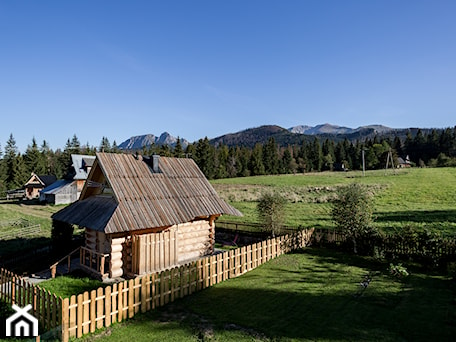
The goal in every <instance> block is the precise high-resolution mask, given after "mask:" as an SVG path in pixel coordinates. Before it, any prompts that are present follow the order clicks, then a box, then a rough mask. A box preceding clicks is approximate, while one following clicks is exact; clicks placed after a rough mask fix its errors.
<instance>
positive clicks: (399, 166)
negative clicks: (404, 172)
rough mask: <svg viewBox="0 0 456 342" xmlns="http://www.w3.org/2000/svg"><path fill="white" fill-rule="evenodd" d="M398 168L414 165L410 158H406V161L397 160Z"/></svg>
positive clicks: (399, 158)
mask: <svg viewBox="0 0 456 342" xmlns="http://www.w3.org/2000/svg"><path fill="white" fill-rule="evenodd" d="M397 167H398V168H405V167H412V163H410V158H409V156H407V157H405V160H404V159H402V158H401V157H398V158H397Z"/></svg>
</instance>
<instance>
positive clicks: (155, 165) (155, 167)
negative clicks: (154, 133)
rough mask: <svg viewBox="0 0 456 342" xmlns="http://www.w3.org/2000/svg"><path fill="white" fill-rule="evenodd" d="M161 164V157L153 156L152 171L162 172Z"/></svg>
mask: <svg viewBox="0 0 456 342" xmlns="http://www.w3.org/2000/svg"><path fill="white" fill-rule="evenodd" d="M159 162H160V156H159V155H158V154H154V155H153V156H152V170H154V172H160V167H159Z"/></svg>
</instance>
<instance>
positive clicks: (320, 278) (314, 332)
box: [78, 248, 456, 342]
mask: <svg viewBox="0 0 456 342" xmlns="http://www.w3.org/2000/svg"><path fill="white" fill-rule="evenodd" d="M407 269H408V271H409V273H410V275H409V276H406V277H403V278H396V277H393V276H392V275H391V274H390V273H389V272H388V263H386V262H384V261H383V262H382V261H378V260H375V259H372V258H367V257H357V256H352V255H347V254H343V253H341V252H337V251H333V250H327V249H323V248H321V249H320V248H306V249H304V250H302V251H297V252H295V253H291V254H286V255H282V256H280V257H278V258H276V259H274V260H271V261H269V262H267V263H266V264H264V265H262V266H260V267H258V268H257V269H255V270H252V271H250V272H249V273H246V274H244V275H242V276H241V277H239V278H235V279H230V280H227V281H225V282H223V283H220V284H217V285H215V286H213V287H211V288H209V289H206V290H203V291H201V292H198V293H195V294H193V295H191V296H189V297H186V298H183V299H179V300H177V301H176V302H174V303H170V304H168V305H166V306H165V307H162V308H160V309H156V310H153V311H150V312H148V313H145V314H142V315H138V316H135V318H134V319H132V320H129V321H125V322H122V323H118V324H115V325H113V326H111V327H109V328H107V329H103V330H101V331H100V332H98V333H95V334H94V335H88V336H86V337H83V338H81V339H78V341H79V340H80V341H86V342H88V341H98V342H105V341H123V340H128V339H130V340H135V341H265V342H266V341H267V342H272V341H450V340H452V338H453V337H454V336H455V334H456V306H455V305H454V300H455V299H454V298H455V297H454V296H455V284H454V280H451V278H449V277H447V276H445V275H441V274H434V273H431V272H429V271H428V270H426V269H423V268H420V267H418V266H416V265H415V266H414V265H410V266H409V265H407ZM366 275H368V276H369V277H370V279H371V281H370V283H369V285H368V286H367V287H366V288H365V289H364V288H363V287H362V286H360V283H361V282H362V281H363V279H365V277H366Z"/></svg>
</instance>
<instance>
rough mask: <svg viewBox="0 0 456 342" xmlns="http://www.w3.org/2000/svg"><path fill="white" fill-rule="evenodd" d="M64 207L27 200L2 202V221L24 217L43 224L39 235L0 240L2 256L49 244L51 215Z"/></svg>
mask: <svg viewBox="0 0 456 342" xmlns="http://www.w3.org/2000/svg"><path fill="white" fill-rule="evenodd" d="M62 208H63V206H49V205H31V204H26V202H24V203H19V202H0V222H4V221H11V220H16V219H19V218H24V219H26V220H28V221H30V223H31V224H33V225H35V224H39V225H40V226H41V227H40V229H41V231H40V233H39V234H37V235H33V236H28V237H27V238H24V239H12V240H6V241H0V256H1V255H5V254H10V253H14V252H18V251H24V250H25V249H36V248H39V247H40V246H45V245H48V244H49V239H50V237H51V228H52V221H51V215H52V214H53V213H55V212H56V211H58V210H60V209H62Z"/></svg>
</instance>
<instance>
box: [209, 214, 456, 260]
mask: <svg viewBox="0 0 456 342" xmlns="http://www.w3.org/2000/svg"><path fill="white" fill-rule="evenodd" d="M219 228H221V229H222V230H223V231H224V232H225V231H232V232H234V233H237V234H247V235H252V236H263V237H264V236H265V234H264V233H262V232H261V231H260V225H258V224H250V223H248V224H247V223H239V222H217V226H216V230H217V229H219ZM300 229H301V228H300V227H289V226H285V227H284V230H285V231H286V232H287V233H289V234H293V232H296V231H299V230H300ZM312 244H314V245H322V246H328V247H337V248H341V249H345V250H347V251H350V250H351V251H352V250H353V246H352V245H350V244H351V241H348V240H347V239H346V236H345V234H344V233H343V232H341V231H339V230H335V229H315V230H314V232H313V234H312ZM358 250H359V253H360V254H364V255H372V256H379V257H384V258H387V259H411V260H414V261H417V262H420V263H422V264H424V265H429V266H437V265H439V264H442V263H444V262H446V261H454V260H456V238H455V237H444V236H442V235H440V234H438V233H435V232H430V231H428V230H425V229H414V228H413V227H405V228H404V229H403V230H402V231H401V232H397V233H395V234H382V233H379V234H374V235H364V236H359V237H358Z"/></svg>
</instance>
